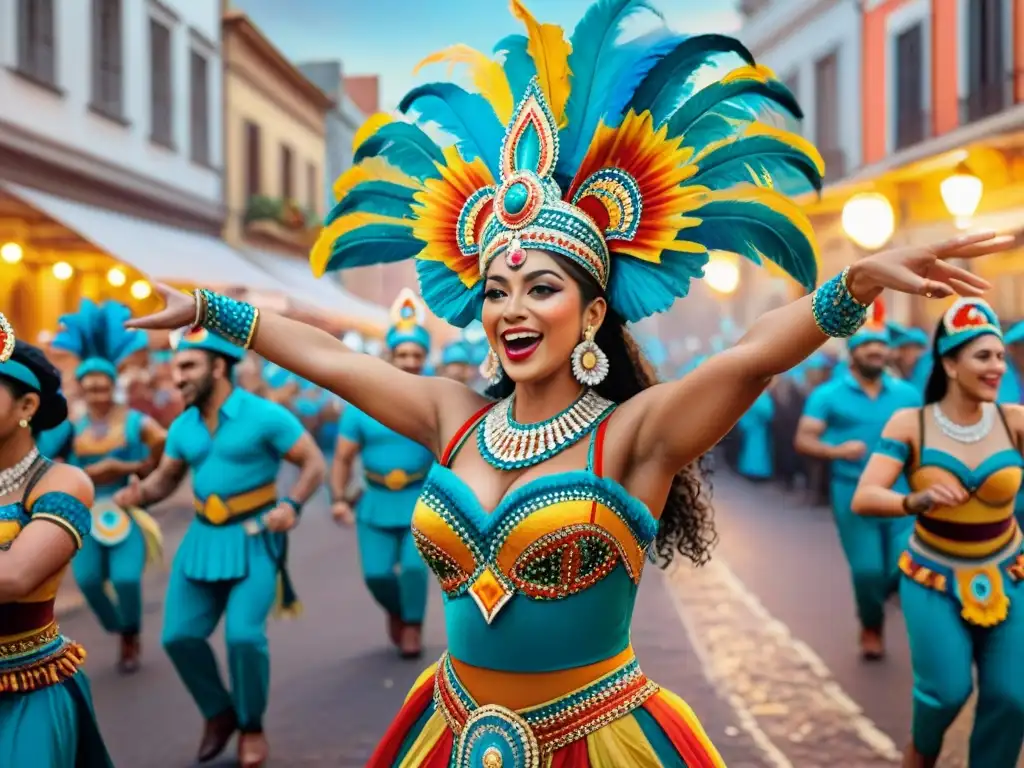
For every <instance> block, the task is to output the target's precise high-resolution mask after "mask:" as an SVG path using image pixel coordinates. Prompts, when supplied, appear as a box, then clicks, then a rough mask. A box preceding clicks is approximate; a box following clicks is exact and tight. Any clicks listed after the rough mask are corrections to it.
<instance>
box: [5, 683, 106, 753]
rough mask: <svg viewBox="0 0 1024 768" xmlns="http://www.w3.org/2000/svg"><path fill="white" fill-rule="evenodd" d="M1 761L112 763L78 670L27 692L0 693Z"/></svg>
mask: <svg viewBox="0 0 1024 768" xmlns="http://www.w3.org/2000/svg"><path fill="white" fill-rule="evenodd" d="M79 758H81V759H79ZM0 765H3V766H11V768H15V767H17V768H20V767H21V766H25V767H26V768H28V766H39V768H44V767H45V768H86V767H88V768H93V767H94V766H95V768H109V767H110V766H111V765H112V763H111V762H110V757H109V756H108V755H107V751H106V749H105V748H104V746H103V742H102V740H101V739H100V736H99V731H98V730H97V729H96V721H95V716H94V715H93V712H92V694H91V692H90V690H89V681H88V679H87V678H86V677H85V675H84V674H83V673H82V672H78V673H77V674H76V675H75V676H74V677H71V678H69V679H67V680H65V681H64V682H62V683H60V684H59V685H51V686H48V687H46V688H40V689H39V690H35V691H32V692H30V693H21V694H11V693H5V694H0Z"/></svg>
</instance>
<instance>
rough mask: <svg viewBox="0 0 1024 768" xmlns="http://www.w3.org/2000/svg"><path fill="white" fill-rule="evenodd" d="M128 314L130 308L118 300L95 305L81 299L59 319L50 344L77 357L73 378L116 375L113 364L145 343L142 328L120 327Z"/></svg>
mask: <svg viewBox="0 0 1024 768" xmlns="http://www.w3.org/2000/svg"><path fill="white" fill-rule="evenodd" d="M131 316H132V312H131V310H130V309H129V308H128V307H127V306H125V305H124V304H121V303H119V302H116V301H106V302H104V303H103V304H96V303H95V302H93V301H92V300H91V299H82V301H81V303H80V304H79V306H78V312H76V313H74V314H71V315H63V316H62V317H61V318H60V330H58V331H57V333H56V334H55V335H54V337H53V341H52V342H51V343H50V344H51V346H52V347H53V348H54V349H61V350H64V351H65V352H70V353H71V354H73V355H74V356H75V357H77V358H78V359H79V361H80V362H79V364H78V368H77V369H75V377H76V378H79V379H80V378H82V377H83V376H85V375H87V374H90V373H104V374H106V375H107V376H110V377H111V378H117V367H118V366H119V365H120V364H121V363H122V362H124V360H125V359H127V358H128V357H129V355H133V354H135V353H136V352H139V351H140V350H143V349H145V348H146V346H147V345H148V339H147V337H146V332H145V331H139V330H129V329H128V328H125V327H124V324H125V322H126V321H128V320H129V319H131Z"/></svg>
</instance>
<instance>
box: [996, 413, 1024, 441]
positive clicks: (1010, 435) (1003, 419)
mask: <svg viewBox="0 0 1024 768" xmlns="http://www.w3.org/2000/svg"><path fill="white" fill-rule="evenodd" d="M995 406H996V413H998V414H999V420H1000V421H1001V422H1003V429H1004V430H1006V436H1007V437H1008V438H1009V439H1010V445H1012V446H1013V447H1014V448H1016V449H1017V451H1018V452H1019V451H1020V445H1018V444H1017V443H1018V441H1017V439H1016V438H1015V437H1014V436H1013V430H1011V429H1010V424H1009V422H1008V421H1007V420H1006V411H1004V410H1003V406H1001V405H1000V404H999V403H995Z"/></svg>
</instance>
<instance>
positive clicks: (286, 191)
mask: <svg viewBox="0 0 1024 768" xmlns="http://www.w3.org/2000/svg"><path fill="white" fill-rule="evenodd" d="M292 175H293V167H292V150H291V148H290V147H286V146H284V145H283V144H282V145H281V197H282V198H283V199H285V200H293V199H294V195H295V188H294V186H293V183H294V179H293V178H292Z"/></svg>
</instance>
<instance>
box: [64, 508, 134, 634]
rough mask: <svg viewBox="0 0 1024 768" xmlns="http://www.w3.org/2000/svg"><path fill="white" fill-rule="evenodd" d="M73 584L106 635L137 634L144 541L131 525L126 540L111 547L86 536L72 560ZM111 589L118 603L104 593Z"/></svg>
mask: <svg viewBox="0 0 1024 768" xmlns="http://www.w3.org/2000/svg"><path fill="white" fill-rule="evenodd" d="M71 570H72V571H73V572H74V574H75V581H77V582H78V588H79V589H80V590H82V595H83V596H84V597H85V600H86V602H87V603H88V604H89V607H90V608H91V609H92V612H93V613H94V614H96V618H97V619H99V621H100V624H101V625H102V626H103V628H104V629H105V630H107V632H116V633H119V634H126V635H127V634H137V633H138V631H139V627H140V626H141V625H142V573H143V571H145V570H146V539H145V537H143V535H142V531H141V530H139V527H138V526H137V525H135V524H134V523H132V526H131V530H130V532H129V533H128V537H127V538H126V539H125V540H124V541H122V542H120V543H118V544H115V545H114V546H112V547H108V546H107V545H105V544H100V543H99V542H98V541H96V539H94V538H93V537H92V536H86V537H85V540H84V541H83V542H82V549H81V550H80V551H79V552H78V554H77V555H75V557H74V559H73V560H72V561H71ZM107 582H109V583H110V586H111V587H113V591H114V595H115V597H116V598H117V604H116V605H115V604H114V602H113V601H112V600H111V599H110V595H109V594H107V590H106V584H107Z"/></svg>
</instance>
